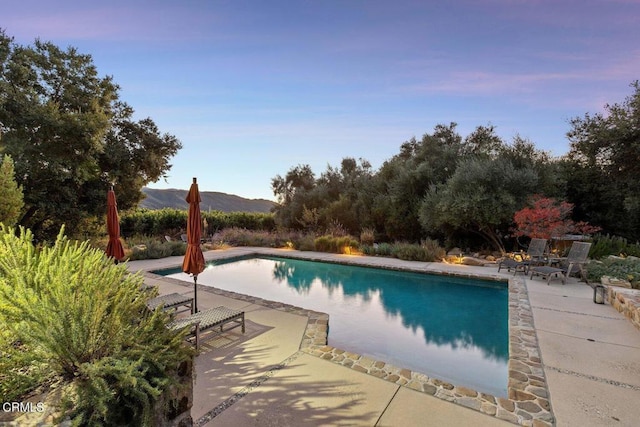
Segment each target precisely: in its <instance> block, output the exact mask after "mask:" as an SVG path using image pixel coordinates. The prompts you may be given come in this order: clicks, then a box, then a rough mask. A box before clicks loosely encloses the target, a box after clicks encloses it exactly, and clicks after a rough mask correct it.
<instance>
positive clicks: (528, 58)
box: [0, 0, 640, 199]
mask: <svg viewBox="0 0 640 427" xmlns="http://www.w3.org/2000/svg"><path fill="white" fill-rule="evenodd" d="M2 3H9V2H7V1H6V0H3V1H2ZM10 3H11V4H10V5H9V6H7V5H6V4H3V5H2V13H1V15H0V27H2V28H4V29H5V31H6V33H7V34H8V35H9V36H13V37H15V40H16V42H18V43H21V44H32V43H33V41H34V40H35V38H38V37H39V38H40V39H42V40H44V41H52V42H54V43H55V44H57V45H59V46H61V47H67V46H74V47H77V48H78V49H79V51H80V52H81V53H88V54H91V55H92V57H93V59H94V62H95V64H96V65H97V67H98V71H99V73H100V74H101V75H112V76H113V77H114V80H115V82H116V83H118V84H119V85H120V86H121V93H120V97H121V99H122V100H124V101H126V102H128V103H129V104H130V105H131V106H132V107H133V108H134V109H135V110H136V117H137V118H144V117H151V118H152V119H154V120H155V121H156V123H157V124H158V126H159V128H160V130H161V131H162V132H168V133H171V134H174V135H176V136H177V137H178V138H179V139H180V140H181V141H182V143H183V145H184V148H183V149H182V150H181V151H180V152H179V154H178V155H177V156H176V157H175V158H174V159H173V168H172V169H171V171H170V172H169V177H168V179H167V181H166V182H165V181H160V182H158V183H155V184H153V185H151V187H154V188H183V189H187V188H188V187H189V185H190V183H191V177H193V176H196V177H198V182H199V183H200V189H201V190H202V191H222V192H226V193H232V194H238V195H240V196H243V197H249V198H268V199H272V198H273V194H272V192H271V185H270V181H271V178H273V177H274V176H275V175H276V174H280V175H284V174H286V172H287V171H288V170H289V168H290V167H292V166H295V165H297V164H305V163H308V164H310V165H311V167H312V168H313V170H314V171H315V172H316V173H318V174H319V173H320V172H322V171H324V170H325V169H326V166H327V164H331V165H332V166H337V165H339V163H340V161H341V159H342V158H343V157H347V156H350V157H356V158H358V157H362V158H365V159H367V160H369V161H370V162H371V163H372V165H373V166H374V168H377V167H379V166H380V165H381V164H382V162H383V161H384V160H386V159H389V158H390V157H391V156H393V155H394V154H397V153H398V150H399V147H400V144H402V142H404V141H406V140H408V139H410V138H411V137H413V136H415V137H417V138H420V137H421V136H422V135H423V134H424V133H426V132H431V131H432V130H433V127H434V126H435V125H436V124H438V123H449V122H457V123H458V125H459V127H458V129H459V131H460V133H461V134H462V135H463V136H466V135H467V134H468V133H470V132H471V131H472V130H473V129H474V128H475V127H476V126H478V125H487V124H492V125H494V126H496V127H497V132H498V134H499V135H500V136H501V137H502V138H503V139H505V140H506V141H511V140H512V138H513V137H514V136H515V135H520V136H522V137H525V138H528V139H529V140H531V141H532V142H533V143H535V145H536V146H537V147H538V148H540V149H543V150H546V151H549V152H550V153H551V154H553V155H557V156H559V155H563V154H565V153H566V152H567V151H568V141H567V139H566V136H565V134H566V132H567V131H568V130H569V129H570V127H569V124H568V120H569V119H571V118H573V117H576V116H582V115H584V114H585V113H587V112H590V113H594V112H599V111H602V110H603V106H604V104H606V103H616V102H621V101H623V100H624V98H625V97H626V96H628V95H631V94H632V89H631V88H630V87H629V84H630V83H631V82H632V81H634V80H636V79H640V0H597V1H596V0H575V1H574V0H467V1H466V0H462V1H450V2H444V1H435V0H434V1H426V0H423V1H403V0H399V1H394V2H391V1H378V0H343V1H337V0H314V1H304V0H295V1H294V0H290V1H283V0H277V1H261V0H254V1H242V0H229V1H215V0H210V1H205V0H201V1H189V0H187V1H174V0H171V1H165V0H161V1H157V0H156V1H139V0H127V1H121V0H113V1H110V2H100V4H98V5H93V2H88V1H86V0H85V1H71V0H58V1H44V0H41V1H33V0H22V1H19V2H10Z"/></svg>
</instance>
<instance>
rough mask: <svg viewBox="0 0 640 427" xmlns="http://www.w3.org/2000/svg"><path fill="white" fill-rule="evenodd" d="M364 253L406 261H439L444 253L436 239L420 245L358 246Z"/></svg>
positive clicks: (424, 241) (386, 244) (382, 244)
mask: <svg viewBox="0 0 640 427" xmlns="http://www.w3.org/2000/svg"><path fill="white" fill-rule="evenodd" d="M360 250H361V252H362V253H363V254H364V255H370V256H385V257H394V258H398V259H403V260H407V261H425V262H434V261H440V260H442V259H443V258H444V256H445V255H446V252H445V250H444V249H443V248H442V247H440V245H439V244H438V241H437V240H431V239H426V240H423V241H422V242H421V244H420V245H416V244H412V243H393V244H389V243H380V244H378V245H373V246H369V245H364V246H362V247H361V248H360Z"/></svg>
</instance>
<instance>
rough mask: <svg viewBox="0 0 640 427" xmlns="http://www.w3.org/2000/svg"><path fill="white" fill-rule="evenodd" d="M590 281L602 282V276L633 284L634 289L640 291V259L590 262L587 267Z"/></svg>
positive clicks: (608, 259)
mask: <svg viewBox="0 0 640 427" xmlns="http://www.w3.org/2000/svg"><path fill="white" fill-rule="evenodd" d="M586 270H587V277H588V279H589V280H590V281H593V282H600V279H601V278H602V276H609V277H615V278H617V279H621V280H626V281H628V282H630V283H631V286H632V287H633V288H634V289H640V259H638V258H635V257H633V258H617V257H616V258H613V257H612V258H605V259H603V260H602V261H595V260H592V261H589V263H588V264H587V266H586Z"/></svg>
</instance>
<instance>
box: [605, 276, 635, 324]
mask: <svg viewBox="0 0 640 427" xmlns="http://www.w3.org/2000/svg"><path fill="white" fill-rule="evenodd" d="M607 296H608V298H609V304H611V305H612V306H613V307H614V308H615V309H616V310H618V311H619V312H620V313H622V314H624V315H625V316H626V317H627V318H629V320H631V323H633V324H634V325H635V327H636V328H638V329H640V290H637V289H625V288H619V287H616V286H607Z"/></svg>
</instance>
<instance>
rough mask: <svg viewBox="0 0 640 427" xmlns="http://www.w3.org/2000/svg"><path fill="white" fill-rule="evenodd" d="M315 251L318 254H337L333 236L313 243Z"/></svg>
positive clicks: (322, 237)
mask: <svg viewBox="0 0 640 427" xmlns="http://www.w3.org/2000/svg"><path fill="white" fill-rule="evenodd" d="M313 249H314V250H316V251H318V252H335V251H334V247H333V237H332V236H320V237H318V238H316V240H315V241H314V242H313Z"/></svg>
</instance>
